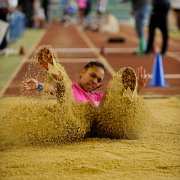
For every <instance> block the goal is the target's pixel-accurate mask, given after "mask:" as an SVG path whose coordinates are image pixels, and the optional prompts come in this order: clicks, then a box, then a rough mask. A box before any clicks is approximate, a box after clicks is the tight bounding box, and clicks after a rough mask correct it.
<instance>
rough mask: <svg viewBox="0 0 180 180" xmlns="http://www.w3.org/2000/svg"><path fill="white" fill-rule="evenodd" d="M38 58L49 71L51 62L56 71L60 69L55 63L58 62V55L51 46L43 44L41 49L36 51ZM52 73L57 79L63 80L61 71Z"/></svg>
mask: <svg viewBox="0 0 180 180" xmlns="http://www.w3.org/2000/svg"><path fill="white" fill-rule="evenodd" d="M36 58H37V60H38V62H39V64H40V65H41V66H42V67H43V68H44V69H46V70H47V71H49V67H50V66H49V64H50V65H52V66H53V67H54V68H55V69H56V71H58V70H57V68H56V66H55V65H54V63H56V64H57V62H56V61H55V59H56V56H55V54H54V52H53V50H52V48H51V47H50V46H49V47H48V46H43V47H42V46H41V47H40V48H39V51H38V52H37V53H36ZM51 75H52V76H53V77H54V78H55V80H56V81H61V80H62V77H61V76H59V73H57V72H56V73H51Z"/></svg>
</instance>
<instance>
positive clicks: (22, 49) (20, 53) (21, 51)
mask: <svg viewBox="0 0 180 180" xmlns="http://www.w3.org/2000/svg"><path fill="white" fill-rule="evenodd" d="M24 54H25V52H24V47H23V46H21V47H20V49H19V55H21V56H23V55H24Z"/></svg>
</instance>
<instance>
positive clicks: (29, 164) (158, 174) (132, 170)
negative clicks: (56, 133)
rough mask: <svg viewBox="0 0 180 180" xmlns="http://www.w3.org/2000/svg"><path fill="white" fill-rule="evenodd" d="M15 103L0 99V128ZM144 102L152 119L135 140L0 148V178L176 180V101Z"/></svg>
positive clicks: (179, 124) (179, 168)
mask: <svg viewBox="0 0 180 180" xmlns="http://www.w3.org/2000/svg"><path fill="white" fill-rule="evenodd" d="M19 101H20V100H19V98H3V99H1V100H0V107H1V108H0V119H1V126H2V125H3V124H2V121H3V120H4V119H3V117H4V116H6V115H7V114H8V113H9V112H10V110H11V108H12V107H13V106H17V105H18V104H19ZM145 101H146V103H147V105H148V107H149V110H150V112H151V113H152V115H153V118H152V119H151V122H150V123H149V124H148V129H147V130H146V132H145V133H144V135H143V137H142V138H141V139H138V140H126V139H118V140H116V139H108V138H83V139H82V140H80V139H78V140H77V141H75V142H68V143H54V144H41V145H26V146H24V145H22V146H21V145H18V146H15V145H14V146H11V147H9V148H8V147H7V148H1V152H0V154H1V158H0V169H1V170H0V178H1V179H108V180H109V179H179V178H180V146H179V140H180V133H179V132H180V131H179V130H180V120H179V117H180V111H179V109H180V99H179V98H169V99H146V100H145ZM1 138H2V137H1ZM1 140H2V139H1Z"/></svg>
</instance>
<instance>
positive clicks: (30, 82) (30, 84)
mask: <svg viewBox="0 0 180 180" xmlns="http://www.w3.org/2000/svg"><path fill="white" fill-rule="evenodd" d="M23 85H24V88H25V90H26V91H31V90H35V89H37V88H38V81H37V80H36V79H34V78H29V79H27V80H25V81H24V82H23Z"/></svg>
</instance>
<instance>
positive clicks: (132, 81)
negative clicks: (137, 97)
mask: <svg viewBox="0 0 180 180" xmlns="http://www.w3.org/2000/svg"><path fill="white" fill-rule="evenodd" d="M122 83H123V85H124V88H125V89H126V90H127V89H128V88H129V89H130V90H131V91H134V90H135V89H136V83H137V78H136V73H135V71H134V70H133V69H132V68H130V67H125V68H124V69H123V72H122Z"/></svg>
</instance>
